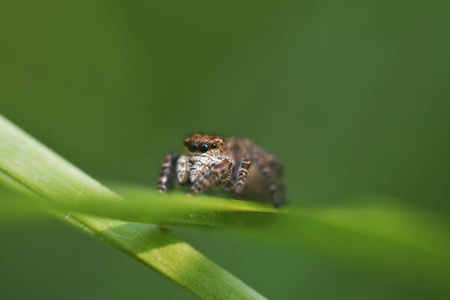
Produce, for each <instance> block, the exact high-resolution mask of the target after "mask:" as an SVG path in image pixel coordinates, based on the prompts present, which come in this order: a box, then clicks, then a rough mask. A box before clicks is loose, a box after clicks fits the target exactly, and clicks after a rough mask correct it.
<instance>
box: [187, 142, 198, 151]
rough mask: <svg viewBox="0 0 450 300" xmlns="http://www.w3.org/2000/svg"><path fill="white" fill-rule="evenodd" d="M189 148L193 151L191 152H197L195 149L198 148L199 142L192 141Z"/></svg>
mask: <svg viewBox="0 0 450 300" xmlns="http://www.w3.org/2000/svg"><path fill="white" fill-rule="evenodd" d="M188 149H189V151H191V152H195V150H197V144H196V143H195V142H190V143H189V144H188Z"/></svg>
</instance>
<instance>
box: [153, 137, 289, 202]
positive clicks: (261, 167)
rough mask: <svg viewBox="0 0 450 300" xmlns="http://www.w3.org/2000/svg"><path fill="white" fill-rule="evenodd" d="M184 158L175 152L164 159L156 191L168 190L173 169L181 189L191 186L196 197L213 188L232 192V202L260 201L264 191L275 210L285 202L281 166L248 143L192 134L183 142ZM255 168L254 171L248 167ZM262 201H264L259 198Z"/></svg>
mask: <svg viewBox="0 0 450 300" xmlns="http://www.w3.org/2000/svg"><path fill="white" fill-rule="evenodd" d="M184 145H185V147H186V154H182V155H180V156H178V155H177V154H176V153H175V152H173V153H170V154H168V155H166V156H165V157H164V160H163V163H162V169H161V175H160V177H159V182H158V189H159V191H160V192H163V191H165V190H167V188H168V186H169V183H170V180H171V173H172V172H171V171H172V170H173V169H174V167H175V169H176V176H177V180H178V182H179V183H180V184H181V185H185V184H189V183H190V184H191V189H190V193H191V194H197V193H199V192H201V191H202V190H203V189H205V188H207V187H209V186H210V185H212V186H213V187H215V188H222V187H224V188H225V189H227V190H234V195H235V198H239V197H240V196H241V194H245V195H246V197H247V198H249V199H251V198H257V199H261V197H262V196H264V191H267V194H268V196H269V197H266V198H269V199H270V200H271V201H272V203H273V204H274V206H276V207H279V206H280V204H281V203H284V202H285V197H284V183H283V166H282V163H281V161H280V160H279V159H278V158H276V157H275V156H273V155H271V154H269V153H267V152H266V151H264V150H263V149H261V148H260V147H258V146H257V145H256V144H255V143H253V142H252V141H250V140H249V139H242V138H227V139H224V138H223V137H221V136H216V135H206V134H193V135H191V136H189V137H188V138H186V139H185V140H184ZM253 164H255V165H256V166H257V168H254V167H253V168H252V169H251V172H250V166H252V165H253ZM262 198H264V197H262Z"/></svg>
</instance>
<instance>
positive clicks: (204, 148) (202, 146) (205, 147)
mask: <svg viewBox="0 0 450 300" xmlns="http://www.w3.org/2000/svg"><path fill="white" fill-rule="evenodd" d="M198 150H199V151H200V152H201V153H205V152H206V151H208V144H207V143H200V145H198Z"/></svg>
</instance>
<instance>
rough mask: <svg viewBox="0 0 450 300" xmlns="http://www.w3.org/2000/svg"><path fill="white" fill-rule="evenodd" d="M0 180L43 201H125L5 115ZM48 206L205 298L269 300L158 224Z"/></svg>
mask: <svg viewBox="0 0 450 300" xmlns="http://www.w3.org/2000/svg"><path fill="white" fill-rule="evenodd" d="M0 171H1V172H0V182H1V183H3V184H4V185H6V186H7V187H10V188H13V189H15V190H17V191H19V192H22V193H24V194H26V195H28V196H31V197H33V198H34V199H35V201H36V202H37V203H46V202H48V203H53V204H56V205H58V206H65V205H71V204H73V203H76V202H77V201H83V199H97V198H98V199H103V200H104V199H108V201H109V203H121V202H122V201H123V200H122V199H121V198H120V197H119V196H118V195H117V194H115V193H114V192H112V191H111V190H109V189H108V188H106V187H105V186H103V185H102V184H100V183H99V182H97V181H96V180H94V179H92V178H91V177H89V176H88V175H86V174H84V173H83V172H82V171H80V170H79V169H77V168H76V167H74V166H73V165H71V164H70V163H68V162H67V161H65V160H64V159H63V158H61V157H59V156H58V155H57V154H55V153H54V152H52V151H51V150H49V149H48V148H46V147H45V146H43V145H42V144H40V143H39V142H37V141H36V140H34V139H33V138H32V137H30V136H28V135H27V134H26V133H24V132H23V131H22V130H20V129H19V128H17V127H16V126H14V125H13V124H12V123H10V122H9V121H7V120H6V119H5V118H3V117H2V116H0ZM44 209H45V210H47V211H48V212H49V213H50V214H52V215H54V216H55V217H57V218H59V219H60V220H63V221H65V222H68V223H69V224H71V225H73V226H75V227H77V228H79V229H80V230H82V231H84V232H86V233H87V234H89V235H91V236H92V237H94V238H96V239H99V240H102V241H104V242H105V243H107V244H109V245H111V246H113V247H115V248H116V249H118V250H120V251H122V252H124V253H126V254H128V255H129V256H131V257H132V258H134V259H136V260H138V261H140V262H142V263H144V264H145V265H147V266H149V267H151V268H153V269H154V270H156V271H158V272H160V273H161V274H163V275H164V276H166V277H168V278H169V279H171V280H173V281H174V282H176V283H178V284H179V285H181V286H182V287H184V288H186V289H187V290H189V291H191V292H193V293H194V294H196V295H198V296H200V297H201V298H205V299H213V298H214V299H264V297H263V296H261V295H260V294H258V293H257V292H256V291H254V290H253V289H252V288H250V287H248V286H247V285H245V284H244V283H243V282H242V281H240V280H239V279H237V278H235V277H234V276H233V275H231V274H230V273H229V272H227V271H225V270H224V269H222V268H220V267H219V266H217V265H216V264H215V263H213V262H212V261H210V260H208V259H207V258H205V257H204V256H203V255H202V254H200V253H199V252H197V251H196V250H195V249H193V248H192V247H191V246H189V245H188V244H187V243H185V242H184V241H182V240H180V239H179V238H177V237H176V236H174V235H173V234H172V233H170V232H169V231H167V230H166V229H163V228H160V227H158V226H156V225H147V224H139V223H129V222H124V221H118V220H111V219H106V218H101V217H96V216H90V215H85V214H82V213H71V214H68V212H67V211H63V210H58V209H51V208H48V207H47V206H46V205H44Z"/></svg>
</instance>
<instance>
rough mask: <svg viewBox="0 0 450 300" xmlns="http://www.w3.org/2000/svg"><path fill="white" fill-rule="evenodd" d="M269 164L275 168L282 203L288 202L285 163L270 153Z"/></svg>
mask: <svg viewBox="0 0 450 300" xmlns="http://www.w3.org/2000/svg"><path fill="white" fill-rule="evenodd" d="M268 164H269V165H270V167H272V168H273V169H274V171H275V175H276V177H277V178H276V181H277V185H278V198H279V200H280V203H286V202H287V199H286V188H285V184H284V167H283V163H282V162H281V160H279V159H278V158H276V157H275V156H273V155H269V158H268Z"/></svg>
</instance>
